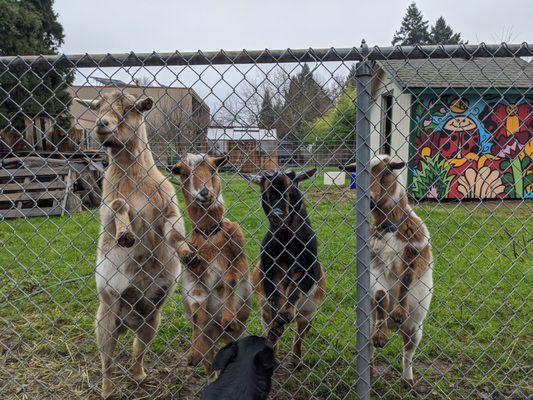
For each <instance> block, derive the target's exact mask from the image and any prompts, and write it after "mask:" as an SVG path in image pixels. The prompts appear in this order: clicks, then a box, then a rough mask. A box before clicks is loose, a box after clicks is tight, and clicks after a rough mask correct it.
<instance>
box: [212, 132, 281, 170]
mask: <svg viewBox="0 0 533 400" xmlns="http://www.w3.org/2000/svg"><path fill="white" fill-rule="evenodd" d="M207 140H208V149H209V153H210V154H214V155H219V154H229V156H230V163H229V165H230V167H231V168H232V169H235V170H237V171H241V172H256V171H271V170H274V169H276V168H278V137H277V131H276V130H275V129H260V128H257V127H242V126H239V127H236V126H210V127H209V128H208V130H207Z"/></svg>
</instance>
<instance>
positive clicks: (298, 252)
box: [243, 169, 326, 366]
mask: <svg viewBox="0 0 533 400" xmlns="http://www.w3.org/2000/svg"><path fill="white" fill-rule="evenodd" d="M315 173H316V169H312V170H310V171H306V172H302V173H299V174H296V173H294V172H292V171H286V172H283V171H274V172H270V173H267V174H265V175H243V176H244V177H245V178H246V179H248V180H249V181H251V182H253V183H255V184H258V185H259V186H260V187H261V190H262V205H263V210H264V211H265V214H266V215H267V217H268V220H269V230H268V232H267V234H266V236H265V238H264V239H263V243H262V246H261V259H260V261H259V263H258V264H257V266H256V267H255V269H254V272H253V276H252V282H253V284H254V287H255V290H256V293H257V296H258V299H259V302H260V304H261V308H262V314H263V325H264V326H265V329H267V330H268V339H269V340H270V341H271V342H272V343H273V344H274V346H275V349H276V353H278V351H279V350H278V348H279V346H278V343H277V342H278V339H279V338H280V337H281V335H282V334H283V331H284V330H285V326H286V325H287V324H289V323H292V322H296V324H297V330H296V334H295V337H294V343H293V351H292V353H293V356H292V363H293V365H294V366H299V365H300V362H301V355H302V341H303V338H304V336H305V334H306V333H307V331H308V330H309V328H310V327H311V323H312V321H313V318H314V315H315V312H316V310H317V308H318V306H319V304H320V303H321V302H322V299H323V297H324V294H325V287H326V278H325V275H324V271H323V270H322V267H321V266H320V263H319V262H318V258H317V248H318V244H317V238H316V235H315V232H314V231H313V228H312V227H311V222H310V221H309V217H308V216H307V210H306V208H305V204H304V199H303V193H302V191H301V190H300V188H299V187H298V184H299V183H300V182H302V181H304V180H306V179H309V178H310V177H312V176H313V175H314V174H315Z"/></svg>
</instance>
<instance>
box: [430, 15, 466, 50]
mask: <svg viewBox="0 0 533 400" xmlns="http://www.w3.org/2000/svg"><path fill="white" fill-rule="evenodd" d="M429 35H430V39H429V41H430V43H431V44H462V43H463V41H462V40H461V34H460V33H454V32H453V29H452V28H451V27H450V26H449V25H448V24H446V21H445V20H444V18H443V17H440V18H439V19H438V20H437V22H436V23H435V25H434V26H432V27H431V33H430V34H429Z"/></svg>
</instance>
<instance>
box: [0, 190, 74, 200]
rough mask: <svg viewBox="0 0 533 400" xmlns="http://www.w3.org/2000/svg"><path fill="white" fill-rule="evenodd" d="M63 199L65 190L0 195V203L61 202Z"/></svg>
mask: <svg viewBox="0 0 533 400" xmlns="http://www.w3.org/2000/svg"><path fill="white" fill-rule="evenodd" d="M64 197H65V190H51V191H47V192H19V193H4V194H0V203H4V202H16V201H29V200H48V199H54V200H61V199H63V198H64Z"/></svg>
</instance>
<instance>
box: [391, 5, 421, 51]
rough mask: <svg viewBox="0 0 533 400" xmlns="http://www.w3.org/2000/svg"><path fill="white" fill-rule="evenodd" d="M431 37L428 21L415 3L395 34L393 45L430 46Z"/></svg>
mask: <svg viewBox="0 0 533 400" xmlns="http://www.w3.org/2000/svg"><path fill="white" fill-rule="evenodd" d="M429 43H430V36H429V31H428V21H424V17H423V16H422V13H421V12H420V10H419V9H418V7H417V6H416V4H415V3H414V2H413V3H411V4H410V5H409V7H408V8H407V13H406V14H405V17H403V21H402V26H401V27H400V29H399V30H398V31H396V33H395V34H394V38H393V39H392V44H393V45H397V44H399V45H402V46H413V45H416V44H429Z"/></svg>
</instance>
